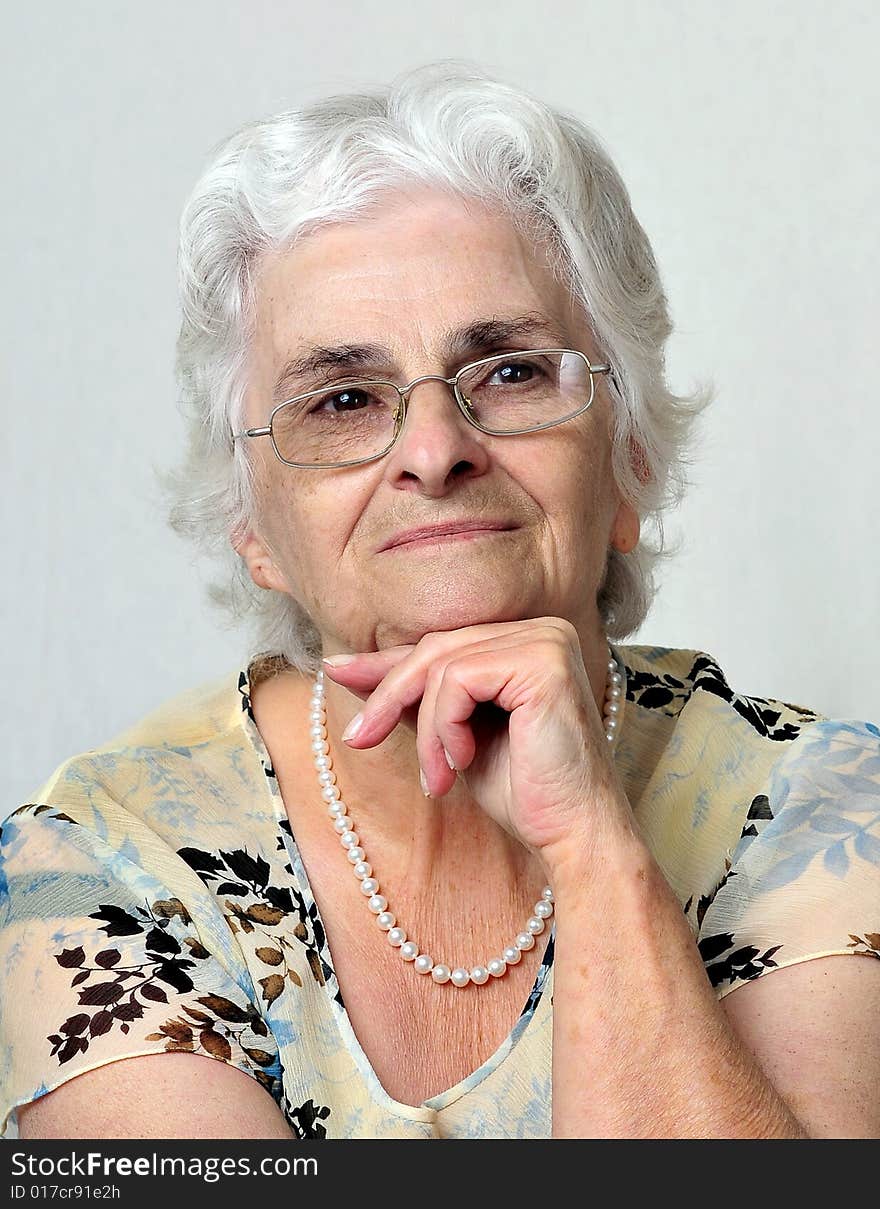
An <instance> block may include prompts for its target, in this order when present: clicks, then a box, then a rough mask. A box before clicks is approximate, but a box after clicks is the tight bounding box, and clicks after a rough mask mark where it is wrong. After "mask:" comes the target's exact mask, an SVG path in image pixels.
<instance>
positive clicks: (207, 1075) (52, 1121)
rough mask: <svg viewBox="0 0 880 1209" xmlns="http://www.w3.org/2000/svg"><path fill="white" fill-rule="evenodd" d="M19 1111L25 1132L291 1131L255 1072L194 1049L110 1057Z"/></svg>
mask: <svg viewBox="0 0 880 1209" xmlns="http://www.w3.org/2000/svg"><path fill="white" fill-rule="evenodd" d="M18 1111H19V1133H20V1136H21V1137H22V1138H23V1139H33V1138H261V1139H262V1138H269V1139H278V1138H284V1139H291V1138H293V1137H294V1134H293V1132H292V1131H291V1130H290V1128H289V1127H288V1125H287V1122H286V1121H285V1120H284V1117H283V1116H282V1114H281V1112H280V1110H279V1109H278V1106H277V1105H276V1104H275V1101H274V1100H273V1099H272V1097H271V1096H270V1095H269V1093H268V1092H267V1091H264V1090H263V1088H262V1087H260V1085H259V1084H258V1083H257V1082H256V1081H255V1080H254V1079H251V1078H250V1077H249V1076H248V1075H245V1074H243V1073H242V1072H241V1071H239V1070H235V1069H234V1068H233V1067H230V1066H227V1065H226V1064H224V1063H222V1062H216V1061H214V1060H213V1059H211V1058H204V1057H200V1056H198V1055H196V1054H156V1055H144V1056H142V1057H138V1058H129V1059H125V1060H120V1061H117V1062H113V1063H112V1064H111V1065H109V1066H102V1067H98V1069H96V1070H91V1071H87V1072H86V1073H84V1074H82V1075H79V1076H78V1077H77V1078H75V1079H72V1080H71V1081H70V1082H69V1083H65V1084H63V1085H62V1086H61V1087H58V1088H56V1090H55V1091H52V1092H49V1094H48V1095H45V1096H42V1097H41V1098H40V1099H39V1100H34V1101H33V1102H32V1103H30V1104H28V1105H27V1106H25V1107H22V1108H20V1109H19V1110H18Z"/></svg>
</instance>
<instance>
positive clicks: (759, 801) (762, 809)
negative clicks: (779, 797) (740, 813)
mask: <svg viewBox="0 0 880 1209" xmlns="http://www.w3.org/2000/svg"><path fill="white" fill-rule="evenodd" d="M747 817H748V818H750V819H772V818H773V814H772V812H771V810H770V799H769V798H768V797H767V795H766V794H765V793H759V794H758V796H757V797H756V798H755V799H754V800H753V802H752V804H751V806H750V807H749V813H748V816H747Z"/></svg>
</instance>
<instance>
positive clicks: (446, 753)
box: [443, 747, 458, 772]
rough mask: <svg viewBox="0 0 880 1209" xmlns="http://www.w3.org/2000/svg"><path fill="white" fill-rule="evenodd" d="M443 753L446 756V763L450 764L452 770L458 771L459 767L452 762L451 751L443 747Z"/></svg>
mask: <svg viewBox="0 0 880 1209" xmlns="http://www.w3.org/2000/svg"><path fill="white" fill-rule="evenodd" d="M443 754H444V756H445V757H446V763H447V764H448V765H449V767H450V768H451V769H452V771H453V772H458V769H457V768H456V767H455V765H454V764H453V763H452V756H451V755H450V754H449V752H448V751H447V750H446V748H445V747H444V748H443Z"/></svg>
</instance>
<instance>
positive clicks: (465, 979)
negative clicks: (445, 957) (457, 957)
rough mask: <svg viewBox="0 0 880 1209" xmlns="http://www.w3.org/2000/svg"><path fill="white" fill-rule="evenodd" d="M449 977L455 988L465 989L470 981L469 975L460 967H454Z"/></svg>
mask: <svg viewBox="0 0 880 1209" xmlns="http://www.w3.org/2000/svg"><path fill="white" fill-rule="evenodd" d="M449 977H450V979H451V980H452V982H453V983H454V985H455V986H457V987H466V986H467V984H468V983H469V982H470V980H471V976H470V974H469V973H468V972H467V970H463V969H462V968H461V966H456V967H455V969H454V970H453V971H452V973H451V974H450V975H449Z"/></svg>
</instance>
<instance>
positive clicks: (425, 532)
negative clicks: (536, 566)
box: [379, 520, 516, 551]
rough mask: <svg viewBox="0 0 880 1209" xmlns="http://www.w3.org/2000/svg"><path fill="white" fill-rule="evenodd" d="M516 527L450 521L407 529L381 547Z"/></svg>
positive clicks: (385, 548) (506, 524)
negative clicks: (455, 534) (421, 539)
mask: <svg viewBox="0 0 880 1209" xmlns="http://www.w3.org/2000/svg"><path fill="white" fill-rule="evenodd" d="M514 528H516V526H515V525H511V524H510V523H509V522H508V521H486V520H472V521H450V522H449V523H448V524H445V525H444V524H440V525H422V526H421V527H420V528H418V529H407V530H405V531H404V532H402V533H397V534H395V536H394V537H392V538H391V539H390V541H387V542H386V543H385V545H384V546H380V547H379V549H380V551H381V550H390V549H392V548H393V547H394V546H404V545H406V544H407V542H414V541H418V540H419V539H420V538H430V537H449V536H450V535H451V534H454V533H475V532H479V531H480V530H486V529H491V530H505V529H514Z"/></svg>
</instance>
